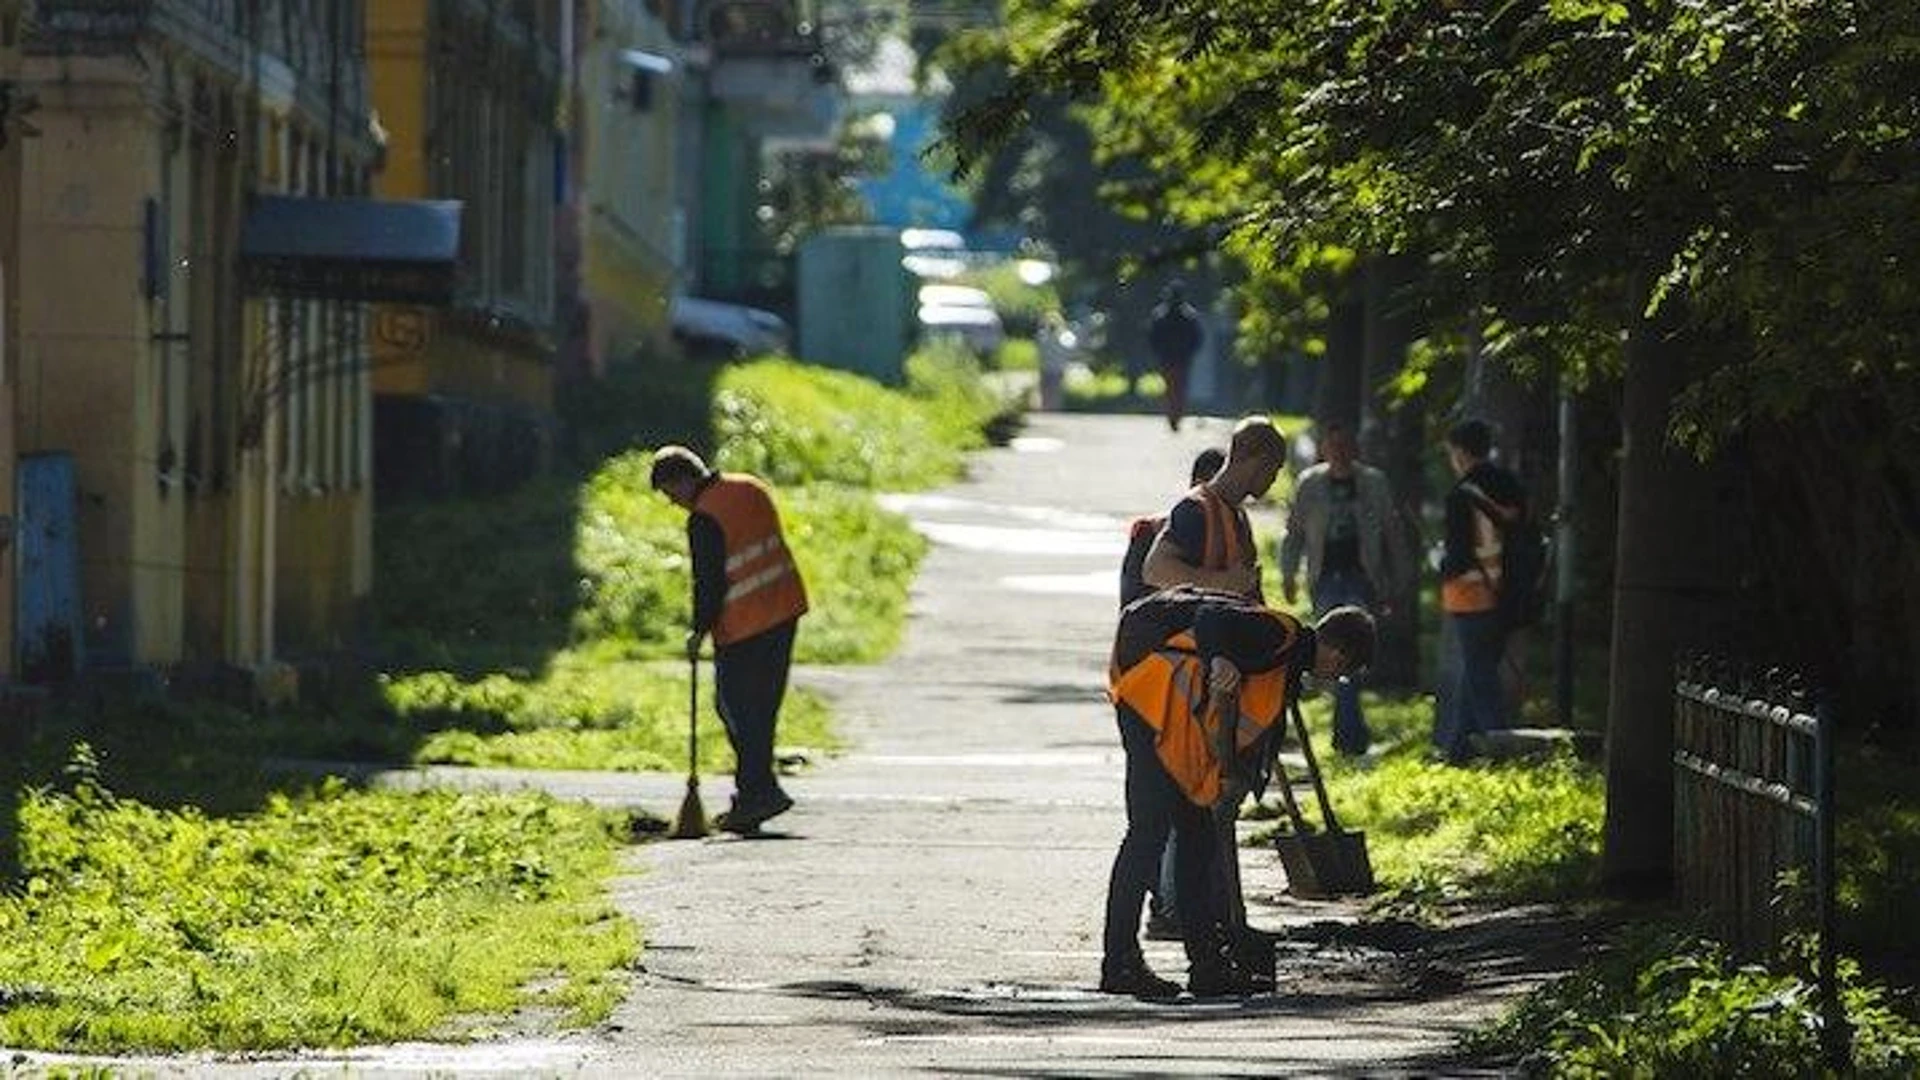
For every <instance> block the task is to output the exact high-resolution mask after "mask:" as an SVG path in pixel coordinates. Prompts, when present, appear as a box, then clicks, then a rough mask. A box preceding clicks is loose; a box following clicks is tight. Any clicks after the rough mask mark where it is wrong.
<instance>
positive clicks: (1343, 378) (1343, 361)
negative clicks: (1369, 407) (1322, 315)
mask: <svg viewBox="0 0 1920 1080" xmlns="http://www.w3.org/2000/svg"><path fill="white" fill-rule="evenodd" d="M1363 292H1364V290H1363V289H1362V288H1361V287H1360V278H1359V277H1358V276H1357V275H1356V276H1355V277H1354V278H1352V279H1351V280H1349V281H1348V282H1346V283H1345V288H1344V290H1343V294H1342V296H1341V297H1340V299H1338V300H1336V301H1335V302H1334V305H1333V312H1332V315H1331V316H1330V317H1329V318H1328V320H1327V354H1326V355H1325V356H1324V357H1322V358H1321V368H1320V384H1319V386H1318V387H1317V388H1316V392H1315V394H1314V400H1313V422H1314V423H1315V424H1325V423H1328V422H1329V421H1334V420H1339V421H1342V422H1344V423H1345V424H1346V425H1347V426H1348V428H1350V429H1351V430H1353V431H1359V430H1360V399H1361V396H1362V395H1361V385H1360V379H1361V374H1362V370H1363V368H1364V367H1365V356H1364V349H1365V341H1366V322H1367V305H1366V298H1365V296H1364V295H1363Z"/></svg>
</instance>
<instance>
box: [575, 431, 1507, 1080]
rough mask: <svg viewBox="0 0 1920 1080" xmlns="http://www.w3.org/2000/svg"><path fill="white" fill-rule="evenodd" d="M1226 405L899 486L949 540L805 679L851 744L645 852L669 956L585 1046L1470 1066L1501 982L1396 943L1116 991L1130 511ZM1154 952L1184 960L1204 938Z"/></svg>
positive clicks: (1304, 1067)
mask: <svg viewBox="0 0 1920 1080" xmlns="http://www.w3.org/2000/svg"><path fill="white" fill-rule="evenodd" d="M1228 430H1229V424H1228V423H1227V422H1226V421H1222V420H1200V421H1197V422H1190V423H1189V424H1188V425H1187V428H1186V430H1183V431H1181V432H1179V433H1177V434H1176V433H1171V432H1169V431H1167V430H1166V428H1165V425H1164V424H1163V423H1162V422H1160V421H1159V420H1157V419H1156V418H1152V417H1077V416H1057V415H1041V416H1037V417H1035V418H1034V419H1033V422H1032V423H1031V424H1030V425H1029V427H1028V429H1027V430H1026V432H1025V434H1024V435H1023V436H1022V437H1021V438H1020V439H1019V440H1017V441H1016V442H1015V443H1014V444H1013V445H1012V446H1010V447H1008V448H1005V449H998V450H993V451H989V452H987V453H984V454H982V455H980V456H979V457H978V458H977V459H976V460H975V462H974V466H973V468H972V470H971V473H972V475H971V476H970V477H969V478H968V479H967V480H966V481H965V482H963V483H960V484H957V485H954V486H952V487H950V488H947V489H944V490H942V491H939V492H936V493H933V494H930V495H924V496H916V497H902V498H898V499H894V500H892V502H893V504H894V505H895V506H896V507H897V508H898V509H900V510H902V511H903V512H905V513H907V514H908V515H909V516H910V517H911V518H912V519H913V520H914V522H915V524H916V526H917V527H918V528H919V529H920V530H921V531H922V532H923V533H925V534H926V535H927V536H928V537H930V538H931V539H932V541H933V548H932V551H931V554H930V555H929V557H928V559H927V561H926V563H925V565H924V568H923V570H922V572H921V575H920V577H919V579H918V581H917V583H916V585H915V588H914V591H913V606H912V612H913V614H912V621H911V624H910V627H909V631H908V636H907V640H906V642H905V644H904V647H903V648H902V649H901V650H900V651H899V653H898V654H897V655H896V656H895V657H893V658H892V659H891V660H889V661H887V662H886V663H884V664H881V665H878V666H875V667H869V668H857V669H833V670H810V671H806V672H804V673H803V674H802V677H801V681H803V682H804V683H805V684H807V685H809V686H812V687H814V688H816V689H819V690H822V691H824V692H825V693H827V694H828V695H830V696H831V698H832V699H833V700H834V701H835V702H836V703H837V706H838V709H839V711H840V714H841V715H842V716H843V717H844V722H845V725H846V730H847V733H848V735H849V736H850V738H851V741H852V744H853V746H854V749H853V750H852V751H850V752H848V753H846V754H844V755H842V756H839V757H836V758H834V759H833V760H831V761H830V762H827V763H826V764H824V765H822V766H821V767H819V768H818V769H817V770H816V771H814V772H813V773H811V774H810V775H804V776H799V777H796V778H794V779H792V780H791V781H790V788H791V791H792V792H793V794H794V796H795V798H796V799H797V800H798V806H797V807H796V808H795V809H794V810H793V811H792V812H791V813H789V814H788V815H786V816H785V817H783V818H781V819H779V820H778V821H777V822H776V823H775V824H776V825H777V827H778V831H777V833H776V834H775V835H773V836H771V837H769V838H767V839H758V840H739V839H732V838H726V839H716V840H709V841H704V842H697V843H690V842H669V843H659V844H654V845H650V846H648V847H646V848H645V849H643V850H642V851H641V852H640V853H639V855H638V858H637V862H638V864H639V866H638V868H639V869H640V870H641V871H642V872H641V873H638V874H636V875H635V876H634V877H633V878H631V879H630V880H628V881H627V882H625V883H624V885H623V886H622V888H621V892H620V901H621V905H622V907H623V908H624V909H625V910H627V911H628V912H630V913H631V914H632V915H633V916H634V918H636V919H638V920H639V921H640V922H641V923H642V924H643V925H644V926H645V927H646V929H647V935H648V949H647V953H646V956H645V960H644V965H645V970H644V971H643V972H642V973H641V974H640V976H639V978H638V980H637V984H636V986H635V988H634V992H633V993H632V995H631V996H630V997H629V998H628V999H627V1001H626V1002H625V1004H624V1005H623V1006H621V1008H620V1009H619V1010H618V1011H617V1013H616V1014H615V1015H614V1017H613V1019H612V1030H610V1031H609V1033H608V1040H609V1041H608V1042H607V1044H606V1045H605V1047H604V1051H603V1052H596V1053H594V1054H592V1055H590V1056H589V1057H588V1059H587V1060H586V1061H585V1062H584V1064H585V1065H586V1067H588V1068H590V1069H601V1068H610V1069H617V1068H621V1067H629V1068H631V1069H632V1070H633V1071H634V1072H635V1073H636V1074H638V1073H645V1074H647V1075H688V1076H692V1075H767V1076H772V1075H791V1074H796V1073H798V1074H819V1075H826V1074H834V1075H863V1076H870V1075H915V1074H932V1075H988V1076H992V1075H1007V1076H1069V1075H1071V1076H1081V1075H1140V1074H1158V1073H1195V1074H1207V1075H1216V1076H1224V1075H1242V1074H1244V1075H1313V1076H1320V1075H1369V1076H1377V1075H1395V1074H1401V1075H1411V1074H1426V1075H1432V1074H1435V1073H1436V1072H1454V1071H1457V1066H1456V1065H1449V1064H1447V1061H1448V1060H1449V1059H1448V1058H1447V1052H1448V1049H1449V1047H1450V1046H1451V1044H1452V1043H1453V1042H1454V1039H1455V1037H1456V1036H1457V1034H1458V1033H1459V1032H1461V1031H1462V1030H1464V1029H1465V1027H1467V1026H1468V1025H1470V1024H1471V1023H1473V1022H1474V1021H1476V1020H1478V1019H1480V1018H1483V1017H1484V1016H1486V1015H1487V1014H1488V1013H1489V1012H1490V1011H1491V1010H1492V1009H1493V1008H1494V1007H1496V1005H1497V1000H1496V999H1495V998H1494V997H1491V996H1488V995H1482V994H1473V993H1464V994H1460V995H1455V996H1453V997H1452V998H1451V999H1449V1000H1435V999H1434V998H1433V996H1432V995H1431V994H1428V993H1425V992H1422V991H1420V990H1418V988H1409V987H1407V986H1405V985H1404V983H1405V982H1406V980H1404V979H1401V980H1400V981H1399V982H1398V983H1396V981H1395V979H1396V976H1398V975H1400V974H1403V969H1401V968H1400V967H1398V966H1397V965H1396V963H1395V961H1396V959H1397V958H1396V957H1394V956H1392V955H1391V954H1387V953H1381V952H1370V951H1369V950H1364V949H1358V948H1334V949H1333V950H1332V951H1334V952H1336V953H1338V954H1339V955H1338V956H1335V957H1333V958H1332V961H1331V962H1329V960H1328V957H1327V956H1326V955H1325V954H1326V953H1327V952H1328V950H1327V949H1320V950H1316V952H1317V954H1318V955H1316V956H1315V957H1313V962H1311V963H1302V964H1291V963H1288V962H1287V961H1286V960H1285V959H1283V964H1282V968H1283V970H1282V972H1281V989H1280V992H1279V993H1277V994H1275V995H1271V996H1266V997H1261V998H1255V999H1250V1000H1247V1001H1225V1002H1218V1001H1216V1002H1196V1001H1184V1002H1178V1003H1174V1004H1163V1005H1153V1004H1146V1003H1141V1002H1135V1001H1132V1000H1130V999H1125V998H1115V997H1111V996H1107V995H1102V994H1099V993H1097V992H1096V991H1095V990H1094V984H1095V981H1096V978H1097V974H1098V969H1099V952H1100V950H1099V932H1100V918H1101V914H1100V913H1101V906H1102V903H1103V900H1104V896H1105V888H1106V881H1107V873H1108V870H1109V867H1110V866H1111V863H1112V859H1113V854H1114V850H1115V846H1116V844H1117V843H1118V840H1119V837H1120V833H1121V830H1122V826H1123V811H1122V806H1121V801H1120V796H1121V775H1122V765H1123V761H1122V756H1121V754H1120V750H1119V746H1118V739H1117V736H1116V733H1115V730H1114V720H1113V713H1112V710H1111V708H1110V707H1108V706H1107V705H1106V703H1105V701H1104V699H1103V697H1102V691H1103V687H1104V682H1105V666H1106V659H1107V653H1108V648H1109V646H1110V644H1111V641H1112V634H1113V625H1114V616H1115V594H1116V590H1117V575H1116V567H1117V566H1118V563H1119V557H1120V554H1121V551H1122V549H1123V547H1124V535H1125V531H1124V530H1125V525H1126V522H1127V521H1128V520H1129V519H1130V518H1132V517H1133V516H1135V515H1137V514H1140V513H1143V512H1155V511H1157V510H1159V509H1162V508H1164V506H1166V505H1168V504H1170V502H1171V501H1172V499H1173V498H1175V497H1177V495H1178V493H1179V492H1180V491H1181V489H1182V488H1183V487H1184V481H1185V477H1186V475H1187V471H1188V467H1189V464H1190V462H1191V460H1192V458H1193V456H1194V454H1195V453H1197V452H1198V451H1199V450H1200V449H1202V448H1203V447H1205V446H1208V445H1220V444H1223V443H1224V441H1225V439H1226V436H1227V433H1228ZM802 632H804V630H803V631H802ZM672 794H674V793H673V792H672V791H671V789H670V790H669V792H668V795H669V797H671V796H672ZM670 805H671V804H670V803H669V807H670ZM1243 863H1244V871H1243V872H1244V877H1245V882H1246V884H1245V888H1246V891H1247V893H1248V895H1249V897H1250V899H1251V901H1252V908H1251V915H1252V921H1253V922H1254V923H1255V924H1256V925H1262V926H1267V927H1272V928H1276V929H1278V928H1283V927H1286V926H1288V925H1293V926H1301V925H1302V924H1310V923H1313V922H1316V921H1319V920H1327V919H1341V920H1345V919H1351V918H1352V917H1353V915H1354V910H1353V909H1352V907H1351V906H1343V905H1338V904H1326V903H1321V904H1306V903H1302V902H1299V901H1293V900H1290V899H1287V898H1284V897H1283V896H1282V893H1283V890H1284V879H1283V878H1282V876H1281V875H1280V872H1279V868H1278V865H1277V860H1276V859H1275V858H1274V856H1273V854H1272V853H1271V852H1270V851H1263V850H1248V851H1247V852H1245V855H1244V858H1243ZM1148 955H1149V959H1150V961H1151V962H1152V963H1153V964H1154V965H1155V966H1156V967H1157V968H1158V969H1159V970H1161V971H1162V972H1163V973H1167V974H1169V975H1172V976H1175V977H1179V975H1180V974H1181V973H1182V970H1183V968H1184V959H1183V958H1182V957H1181V956H1180V954H1179V950H1178V946H1177V945H1160V944H1150V945H1149V947H1148ZM1342 961H1344V963H1342ZM1369 967H1372V968H1375V969H1378V970H1368V969H1369Z"/></svg>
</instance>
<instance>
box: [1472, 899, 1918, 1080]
mask: <svg viewBox="0 0 1920 1080" xmlns="http://www.w3.org/2000/svg"><path fill="white" fill-rule="evenodd" d="M1841 975H1842V979H1841V982H1842V990H1841V995H1840V997H1841V1003H1842V1007H1843V1009H1844V1011H1845V1014H1846V1018H1847V1024H1848V1026H1849V1028H1850V1029H1851V1030H1852V1069H1851V1071H1850V1072H1848V1074H1847V1075H1852V1076H1861V1077H1889V1078H1891V1077H1909V1076H1913V1075H1915V1074H1916V1073H1917V1072H1920V1025H1916V1024H1915V1023H1914V1022H1913V1021H1912V1020H1911V1019H1908V1018H1906V1017H1903V1016H1901V1015H1900V1014H1899V1013H1898V1012H1896V1011H1895V1010H1894V1009H1893V1008H1891V1007H1890V1005H1891V1001H1892V998H1891V997H1890V996H1889V994H1888V993H1887V992H1886V991H1885V990H1884V989H1883V988H1881V987H1878V986H1875V985H1873V984H1871V983H1869V982H1866V981H1864V980H1863V979H1862V978H1861V977H1860V972H1859V968H1858V966H1857V965H1855V964H1852V963H1851V962H1848V963H1843V965H1842V972H1841ZM1821 1028H1822V1021H1821V1014H1820V1009H1819V1002H1818V995H1817V993H1816V992H1815V988H1814V986H1813V985H1812V984H1811V983H1809V982H1808V981H1807V980H1806V979H1805V978H1803V977H1801V976H1799V975H1792V974H1784V975H1783V974H1776V973H1773V972H1769V971H1767V970H1766V969H1764V968H1761V967H1757V966H1751V965H1740V964H1737V963H1735V962H1734V961H1732V960H1731V959H1729V958H1728V957H1727V955H1726V954H1725V953H1724V952H1723V951H1722V950H1721V949H1720V948H1719V947H1718V946H1716V945H1714V944H1712V943H1711V942H1707V941H1703V940H1700V939H1698V938H1694V937H1692V936H1690V935H1688V934H1687V933H1686V932H1684V931H1683V930H1678V929H1675V928H1674V927H1672V926H1670V925H1668V926H1653V927H1647V928H1643V929H1641V930H1639V931H1637V932H1635V933H1633V934H1631V935H1630V936H1629V937H1628V938H1627V939H1626V940H1625V941H1623V942H1622V943H1621V944H1620V945H1619V946H1618V947H1617V948H1615V949H1614V950H1613V952H1612V953H1611V954H1610V955H1608V956H1607V957H1605V958H1604V959H1602V960H1600V961H1598V962H1596V963H1594V964H1591V965H1589V966H1587V967H1585V968H1583V969H1582V970H1580V971H1579V972H1577V973H1575V974H1573V975H1570V976H1568V977H1566V978H1563V979H1560V980H1557V981H1555V982H1553V983H1551V984H1548V985H1547V986H1545V987H1543V988H1541V989H1540V990H1537V991H1535V992H1533V993H1532V994H1530V995H1528V996H1527V997H1526V998H1525V999H1523V1000H1522V1001H1521V1002H1520V1003H1519V1004H1518V1005H1517V1006H1515V1007H1514V1008H1513V1009H1512V1010H1510V1011H1509V1012H1508V1013H1507V1014H1506V1015H1505V1016H1504V1017H1502V1018H1501V1019H1500V1021H1499V1022H1497V1023H1496V1024H1494V1025H1493V1026H1491V1027H1490V1028H1487V1029H1485V1030H1483V1031H1481V1032H1478V1033H1476V1034H1475V1035H1474V1036H1473V1037H1471V1038H1470V1039H1469V1040H1468V1049H1469V1050H1471V1051H1473V1052H1476V1053H1478V1054H1480V1055H1484V1056H1489V1057H1500V1058H1507V1059H1511V1060H1514V1061H1516V1062H1517V1063H1518V1065H1519V1071H1520V1072H1521V1074H1522V1075H1527V1076H1573V1077H1612V1076H1621V1077H1693V1076H1742V1077H1756V1078H1768V1077H1779V1078H1781V1080H1789V1078H1797V1077H1806V1076H1830V1075H1834V1072H1833V1071H1832V1070H1831V1067H1830V1065H1829V1063H1828V1062H1827V1061H1826V1059H1825V1058H1824V1057H1823V1054H1822V1048H1821V1046H1820V1031H1821Z"/></svg>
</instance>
